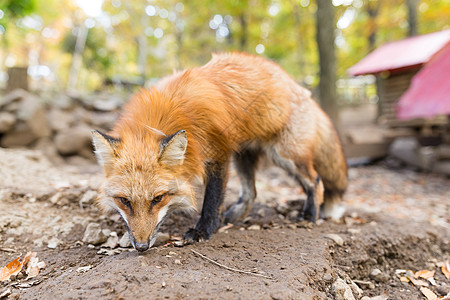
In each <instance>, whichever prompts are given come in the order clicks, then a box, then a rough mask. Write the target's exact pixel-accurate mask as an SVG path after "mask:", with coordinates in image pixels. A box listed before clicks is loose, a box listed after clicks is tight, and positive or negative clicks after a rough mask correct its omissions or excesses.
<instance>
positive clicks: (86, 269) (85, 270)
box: [77, 265, 92, 273]
mask: <svg viewBox="0 0 450 300" xmlns="http://www.w3.org/2000/svg"><path fill="white" fill-rule="evenodd" d="M90 269H92V265H88V266H85V267H79V268H78V269H77V272H78V273H84V272H87V271H89V270H90Z"/></svg>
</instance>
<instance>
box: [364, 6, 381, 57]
mask: <svg viewBox="0 0 450 300" xmlns="http://www.w3.org/2000/svg"><path fill="white" fill-rule="evenodd" d="M379 9H380V1H375V2H373V1H368V2H367V14H368V15H369V22H368V23H369V24H368V26H369V51H373V50H375V44H376V35H377V23H376V18H377V16H378V11H379Z"/></svg>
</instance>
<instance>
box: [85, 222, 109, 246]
mask: <svg viewBox="0 0 450 300" xmlns="http://www.w3.org/2000/svg"><path fill="white" fill-rule="evenodd" d="M105 231H106V230H105ZM108 235H109V233H108ZM107 239H108V236H107V235H106V234H105V232H104V231H102V228H101V227H100V224H98V223H89V224H88V226H87V227H86V231H85V232H84V236H83V242H85V243H88V244H92V245H98V244H101V243H104V242H106V240H107Z"/></svg>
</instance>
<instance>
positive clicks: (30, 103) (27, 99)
mask: <svg viewBox="0 0 450 300" xmlns="http://www.w3.org/2000/svg"><path fill="white" fill-rule="evenodd" d="M12 98H14V100H12V101H14V102H12V103H9V104H8V110H7V111H9V112H11V113H14V114H15V117H16V120H17V121H16V124H15V126H14V127H13V128H11V129H10V130H9V131H8V132H7V133H6V134H5V135H4V136H3V138H2V141H1V146H2V147H23V146H28V145H30V144H31V143H33V142H34V141H36V140H38V139H39V138H43V137H48V136H50V134H51V130H50V127H49V125H48V122H47V116H46V113H45V109H44V106H43V105H42V104H41V102H40V101H39V99H38V98H37V97H36V96H34V95H32V94H30V93H27V92H25V91H22V92H20V95H18V96H17V97H12ZM12 98H11V99H12ZM2 110H3V109H2Z"/></svg>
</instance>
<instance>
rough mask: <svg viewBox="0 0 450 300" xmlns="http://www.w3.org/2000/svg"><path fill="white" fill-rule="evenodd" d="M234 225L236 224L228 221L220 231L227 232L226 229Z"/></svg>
mask: <svg viewBox="0 0 450 300" xmlns="http://www.w3.org/2000/svg"><path fill="white" fill-rule="evenodd" d="M233 226H234V224H232V223H228V224H227V225H225V226H222V227H220V228H219V230H218V232H225V231H227V230H228V229H230V228H231V227H233Z"/></svg>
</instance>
